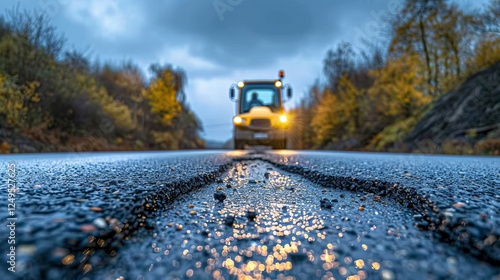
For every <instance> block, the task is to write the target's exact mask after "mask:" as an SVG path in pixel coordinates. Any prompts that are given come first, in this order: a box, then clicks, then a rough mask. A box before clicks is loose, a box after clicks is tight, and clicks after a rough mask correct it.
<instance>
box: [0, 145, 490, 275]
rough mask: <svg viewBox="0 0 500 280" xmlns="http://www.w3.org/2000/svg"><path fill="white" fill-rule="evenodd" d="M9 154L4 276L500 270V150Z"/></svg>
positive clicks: (0, 231)
mask: <svg viewBox="0 0 500 280" xmlns="http://www.w3.org/2000/svg"><path fill="white" fill-rule="evenodd" d="M0 163H1V164H2V170H1V171H0V175H1V176H2V180H3V185H2V193H4V196H3V197H4V199H2V200H0V209H3V210H2V211H0V218H1V219H2V221H4V224H5V226H3V227H1V228H0V241H1V242H2V243H1V244H3V245H2V246H0V248H1V250H2V256H3V260H2V263H3V264H2V267H1V269H2V270H1V271H0V279H75V278H76V279H247V278H248V279H308V278H309V279H500V269H499V265H500V255H499V254H500V245H499V240H498V239H499V236H500V228H499V224H500V192H499V191H498V187H499V186H500V159H498V158H491V157H452V156H422V155H396V154H371V153H339V152H336V153H333V152H294V151H277V152H271V151H266V152H263V153H254V152H250V151H236V152H223V151H220V152H219V151H210V152H182V153H181V152H172V153H169V152H165V153H94V154H92V153H90V154H50V155H42V154H40V155H20V156H3V157H2V158H1V159H0ZM13 170H14V171H15V172H12V171H13ZM7 179H11V181H9V182H13V181H12V180H15V183H16V184H17V187H18V190H16V191H14V193H15V197H14V198H15V201H14V202H15V204H16V207H15V211H13V212H14V215H12V211H10V212H9V210H8V208H9V207H8V204H9V203H11V202H13V201H10V202H9V201H8V192H7V189H8V184H7ZM10 187H12V186H10ZM11 198H12V196H11ZM12 217H14V218H16V220H14V221H15V228H14V229H12V228H9V227H8V226H7V225H9V223H10V222H11V221H13V220H8V219H9V218H12ZM12 232H14V240H15V258H14V259H15V262H14V263H12V262H11V263H9V262H8V261H9V260H12V256H11V255H12V254H11V252H10V251H11V250H10V249H11V248H10V246H11V245H10V244H9V241H11V240H12V237H11V236H12ZM9 238H10V239H9ZM8 254H10V256H9V255H8ZM12 264H15V270H16V272H11V271H9V270H8V269H9V268H11V267H12ZM11 270H12V268H11ZM245 277H246V278H245Z"/></svg>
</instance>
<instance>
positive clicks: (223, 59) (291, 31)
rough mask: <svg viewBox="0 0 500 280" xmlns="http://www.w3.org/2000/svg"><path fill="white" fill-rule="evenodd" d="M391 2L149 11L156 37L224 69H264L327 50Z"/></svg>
mask: <svg viewBox="0 0 500 280" xmlns="http://www.w3.org/2000/svg"><path fill="white" fill-rule="evenodd" d="M240 2H241V3H240ZM389 2H390V1H383V0H378V1H366V0H358V1H349V2H348V1H331V0H329V1H328V0H316V1H305V0H270V1H269V0H267V1H266V0H246V1H239V0H216V1H176V2H173V3H172V2H167V3H166V4H154V5H150V6H148V7H147V8H146V9H148V14H149V15H150V16H148V17H149V18H150V21H149V23H148V24H149V26H150V28H151V29H152V30H154V31H153V32H154V33H156V34H157V35H158V36H162V34H163V36H166V37H171V38H174V37H175V38H177V39H179V40H180V41H181V42H182V44H184V45H188V46H189V48H190V51H191V53H192V54H194V55H196V56H199V57H206V58H207V59H210V60H211V61H213V62H215V63H216V64H219V65H225V66H229V65H231V66H243V65H247V66H262V65H263V64H269V63H273V62H275V61H276V60H277V59H279V58H281V57H285V56H293V55H295V54H298V53H300V52H301V51H303V50H305V49H324V47H325V46H324V44H325V42H333V41H335V40H338V39H340V38H342V37H345V35H346V34H348V33H354V30H355V27H356V26H357V25H358V23H363V24H364V23H365V22H366V20H367V18H368V17H370V16H371V15H370V14H371V13H370V12H375V14H376V13H378V12H379V11H387V10H388V5H389ZM231 3H240V4H236V5H234V6H231ZM220 5H222V6H220ZM221 7H222V8H221ZM228 7H229V9H228ZM217 8H219V10H217ZM359 28H360V29H362V28H363V27H362V24H359ZM177 43H179V42H177ZM172 44H176V42H172Z"/></svg>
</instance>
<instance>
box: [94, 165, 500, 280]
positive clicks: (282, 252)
mask: <svg viewBox="0 0 500 280" xmlns="http://www.w3.org/2000/svg"><path fill="white" fill-rule="evenodd" d="M214 193H218V194H221V193H223V194H224V195H225V197H226V198H225V199H224V200H223V202H219V201H218V200H215V199H214ZM154 223H155V225H156V227H157V230H155V231H154V232H153V233H152V235H151V236H150V237H149V238H148V239H147V240H142V239H136V240H134V239H132V240H131V244H130V245H129V246H128V247H127V248H124V249H123V250H122V251H120V253H119V255H118V256H117V258H116V263H115V264H114V266H113V267H111V268H110V269H107V271H106V272H104V271H100V272H98V275H99V277H103V278H107V279H116V278H118V277H120V276H123V277H125V279H176V278H178V279H186V278H191V279H307V278H310V279H349V280H353V279H442V278H454V277H457V278H463V277H465V278H475V279H481V278H482V277H485V275H492V273H493V272H492V271H491V268H488V266H487V265H484V264H482V263H481V262H479V261H477V260H475V259H471V258H470V257H468V256H464V255H463V253H461V252H458V251H456V250H455V249H453V248H450V247H447V246H446V245H445V244H441V243H438V242H435V241H433V240H432V239H431V238H430V237H429V236H428V235H427V233H426V232H421V231H418V230H417V229H416V228H414V227H413V223H414V221H412V214H411V213H409V212H408V211H407V210H406V209H402V208H401V207H400V206H398V205H393V203H391V202H390V201H386V200H384V198H380V197H377V196H376V195H373V194H368V193H355V192H346V191H339V190H335V189H325V188H322V187H319V186H317V185H314V184H311V183H310V182H309V181H307V180H305V179H303V178H302V177H300V176H297V175H291V174H288V173H285V172H282V171H279V170H276V169H275V168H273V167H272V166H271V165H269V164H267V163H264V162H261V161H248V162H240V163H237V164H236V165H235V166H234V168H232V169H231V170H230V171H229V172H227V174H226V175H225V176H224V177H223V178H222V180H220V181H219V182H218V183H217V184H213V185H211V186H208V187H207V188H205V189H202V190H199V191H196V192H193V193H192V194H189V195H186V196H183V197H182V198H181V199H180V200H178V201H177V202H175V203H174V204H173V205H172V206H171V208H170V209H168V210H165V211H164V212H163V213H162V215H161V217H158V218H156V219H155V221H154ZM471 261H472V262H476V263H477V264H476V265H475V266H471V265H470V262H471ZM465 263H467V266H465V265H464V266H463V267H468V268H469V269H474V270H464V269H463V268H461V264H465Z"/></svg>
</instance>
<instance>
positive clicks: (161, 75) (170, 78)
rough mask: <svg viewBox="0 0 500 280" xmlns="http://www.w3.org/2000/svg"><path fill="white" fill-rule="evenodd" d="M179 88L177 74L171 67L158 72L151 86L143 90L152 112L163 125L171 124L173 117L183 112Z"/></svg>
mask: <svg viewBox="0 0 500 280" xmlns="http://www.w3.org/2000/svg"><path fill="white" fill-rule="evenodd" d="M178 90H179V89H178V85H177V82H176V76H175V74H174V73H173V72H172V70H171V69H168V68H167V69H165V70H163V71H159V72H157V77H156V78H155V79H154V80H153V81H152V82H151V85H150V86H149V88H148V89H146V90H144V91H143V93H144V96H145V97H146V98H147V100H148V102H149V105H150V107H151V112H152V113H153V114H155V115H156V116H157V117H158V119H159V121H160V123H161V124H163V125H166V126H170V125H171V124H172V119H173V118H174V117H176V116H177V115H178V114H179V113H180V112H181V109H182V105H181V104H180V102H179V101H178V100H177V93H178Z"/></svg>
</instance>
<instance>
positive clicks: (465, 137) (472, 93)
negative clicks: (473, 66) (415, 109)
mask: <svg viewBox="0 0 500 280" xmlns="http://www.w3.org/2000/svg"><path fill="white" fill-rule="evenodd" d="M405 142H406V143H407V144H408V145H410V146H411V147H412V150H420V151H422V152H445V153H446V152H447V150H450V151H451V150H453V149H455V150H458V152H459V153H473V152H474V153H487V154H500V61H499V62H497V63H496V64H495V65H494V66H492V67H490V68H487V69H485V70H482V71H480V72H478V73H476V74H474V75H472V76H471V77H469V78H468V79H467V80H466V81H465V82H463V83H462V84H461V85H460V86H459V87H457V88H456V89H454V90H452V91H450V92H448V93H447V94H445V95H443V96H442V97H441V98H439V99H438V100H437V101H436V102H435V103H434V104H433V108H432V109H431V110H430V111H429V112H428V113H427V114H426V115H425V116H424V117H423V118H422V119H421V120H420V121H419V122H418V123H417V125H416V126H415V128H414V129H413V130H412V131H411V132H410V133H409V134H408V135H407V136H406V139H405ZM461 149H462V150H461ZM478 149H479V150H478ZM467 150H470V151H467Z"/></svg>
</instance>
